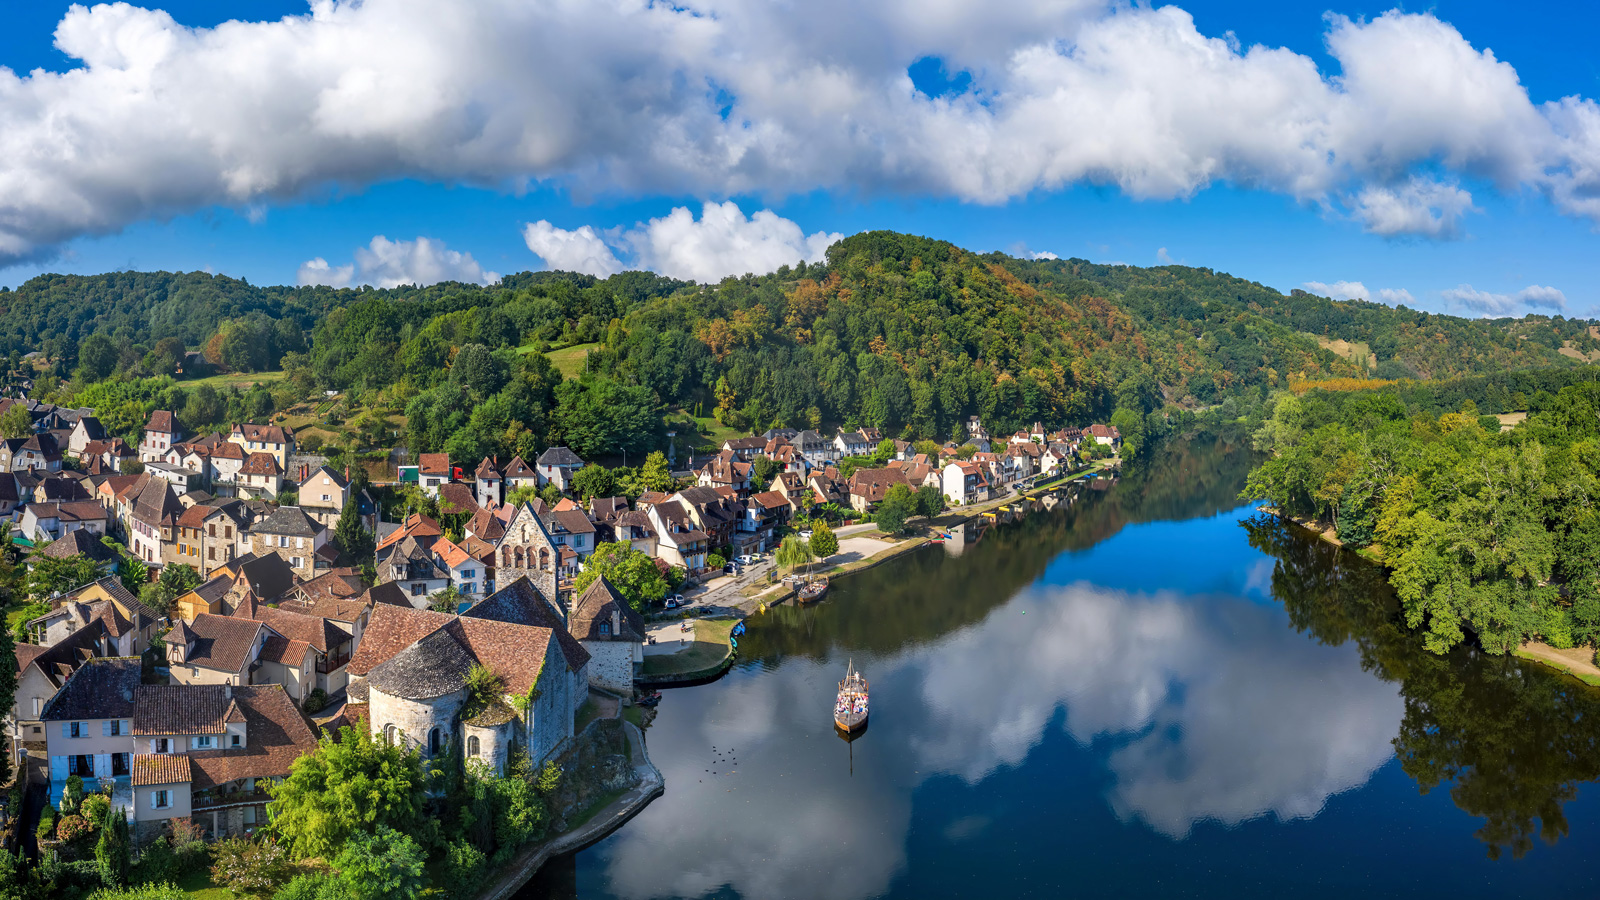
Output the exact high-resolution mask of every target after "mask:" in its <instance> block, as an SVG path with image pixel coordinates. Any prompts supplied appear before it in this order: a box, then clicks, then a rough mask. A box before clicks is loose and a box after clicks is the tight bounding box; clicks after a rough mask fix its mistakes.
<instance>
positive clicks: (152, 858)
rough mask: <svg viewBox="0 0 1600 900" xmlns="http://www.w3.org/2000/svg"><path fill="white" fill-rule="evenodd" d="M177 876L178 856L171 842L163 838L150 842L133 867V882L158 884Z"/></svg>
mask: <svg viewBox="0 0 1600 900" xmlns="http://www.w3.org/2000/svg"><path fill="white" fill-rule="evenodd" d="M179 874H180V873H179V871H178V854H177V853H176V852H174V851H173V849H172V841H170V840H168V839H167V838H165V837H158V838H156V839H155V840H153V841H151V842H150V845H149V846H148V847H145V848H144V852H143V853H140V854H139V861H138V862H137V863H135V864H134V866H133V880H134V881H137V882H157V883H159V882H163V881H167V880H169V879H172V878H176V877H178V875H179Z"/></svg>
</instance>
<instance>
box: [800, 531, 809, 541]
mask: <svg viewBox="0 0 1600 900" xmlns="http://www.w3.org/2000/svg"><path fill="white" fill-rule="evenodd" d="M800 536H801V537H803V538H805V539H806V540H808V541H809V540H811V529H809V528H807V529H806V530H805V531H802V532H800Z"/></svg>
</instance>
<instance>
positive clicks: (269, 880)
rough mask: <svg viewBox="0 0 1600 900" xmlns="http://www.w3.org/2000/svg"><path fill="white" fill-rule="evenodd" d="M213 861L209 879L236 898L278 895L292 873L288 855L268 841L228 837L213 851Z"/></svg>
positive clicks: (262, 899) (271, 841)
mask: <svg viewBox="0 0 1600 900" xmlns="http://www.w3.org/2000/svg"><path fill="white" fill-rule="evenodd" d="M211 852H212V855H213V858H214V859H215V862H214V863H212V865H211V880H212V881H214V882H216V883H217V884H219V885H221V886H222V887H225V888H227V889H228V890H229V891H230V892H231V893H232V894H233V895H234V896H235V897H253V898H256V900H265V898H268V897H271V896H272V895H273V894H275V893H277V891H278V889H279V888H281V887H283V886H284V885H285V884H287V883H288V881H289V878H290V877H291V876H292V875H293V874H294V865H293V863H292V862H291V861H290V860H289V854H288V853H286V852H284V848H283V846H282V845H281V844H279V843H278V842H277V841H274V840H271V839H269V838H262V839H260V840H250V839H249V838H240V837H234V838H228V839H227V840H224V841H221V842H219V843H218V844H217V845H216V846H215V847H213V848H212V851H211Z"/></svg>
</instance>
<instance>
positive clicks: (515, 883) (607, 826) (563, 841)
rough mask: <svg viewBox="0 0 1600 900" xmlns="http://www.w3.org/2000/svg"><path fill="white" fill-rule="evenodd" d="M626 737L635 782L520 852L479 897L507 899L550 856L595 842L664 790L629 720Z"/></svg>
mask: <svg viewBox="0 0 1600 900" xmlns="http://www.w3.org/2000/svg"><path fill="white" fill-rule="evenodd" d="M621 724H622V728H623V731H624V733H625V734H626V735H627V736H628V762H629V765H630V766H632V768H633V771H634V774H635V775H636V776H637V777H638V783H637V784H635V785H634V787H632V788H629V789H628V790H627V791H625V792H623V793H622V794H620V795H619V796H617V797H615V798H614V799H612V800H610V801H609V802H607V803H606V804H605V805H604V806H602V807H601V808H600V809H598V810H596V811H595V812H594V813H592V814H590V815H589V816H587V817H586V818H585V819H584V821H582V822H580V823H579V824H578V825H577V826H576V827H574V828H572V829H570V830H569V831H567V832H565V833H563V834H560V835H557V836H556V837H553V838H550V839H549V840H546V841H543V842H542V843H539V844H536V845H534V846H532V847H529V848H528V849H526V850H524V851H522V853H520V854H518V855H517V858H516V859H514V860H512V861H511V862H510V863H509V864H508V865H507V866H506V867H505V868H504V869H502V870H501V872H500V876H499V877H498V878H497V879H495V881H494V883H493V884H491V885H490V886H489V887H487V888H485V889H484V890H483V891H481V892H479V894H478V900H506V898H509V897H511V896H513V895H514V894H516V893H517V892H518V891H520V890H521V889H522V887H523V885H525V884H527V883H528V880H529V879H530V878H532V877H533V875H534V873H535V872H538V871H539V868H540V867H541V866H543V865H544V864H545V863H546V862H548V861H550V859H551V858H553V857H556V856H561V855H562V854H565V853H576V852H578V851H579V850H582V849H583V848H585V847H588V846H590V845H592V844H595V843H598V842H599V841H601V840H604V839H605V838H606V837H609V836H610V835H611V833H612V832H614V831H616V830H617V829H618V828H621V827H622V826H623V825H624V824H625V823H627V821H628V820H629V819H631V818H633V817H634V816H636V815H638V814H639V812H640V811H641V810H643V809H644V808H645V807H646V806H648V805H650V802H651V801H652V800H655V799H656V798H657V797H660V796H661V795H662V794H663V793H665V790H666V780H665V779H664V778H663V777H662V775H661V770H660V769H657V768H656V766H655V763H652V762H651V761H650V754H649V751H648V750H647V749H646V747H645V743H644V732H643V731H641V730H639V728H638V727H636V726H635V725H634V724H633V723H632V722H627V721H624V722H622V723H621Z"/></svg>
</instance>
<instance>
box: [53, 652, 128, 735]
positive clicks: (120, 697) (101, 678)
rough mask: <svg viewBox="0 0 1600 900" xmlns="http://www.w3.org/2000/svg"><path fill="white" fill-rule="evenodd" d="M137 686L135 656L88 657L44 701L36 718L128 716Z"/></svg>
mask: <svg viewBox="0 0 1600 900" xmlns="http://www.w3.org/2000/svg"><path fill="white" fill-rule="evenodd" d="M138 687H139V660H138V659H137V658H136V657H110V658H104V659H91V660H89V661H88V662H85V663H84V664H83V665H81V666H79V667H78V670H77V671H76V672H73V673H72V675H71V676H70V677H68V678H67V681H66V683H65V684H63V685H62V686H61V690H59V691H56V694H55V696H54V697H51V698H50V702H49V703H46V704H45V705H44V709H43V710H41V711H40V713H39V719H40V720H41V721H45V722H59V721H62V720H68V719H130V718H132V717H133V693H134V690H135V689H136V688H138Z"/></svg>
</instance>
